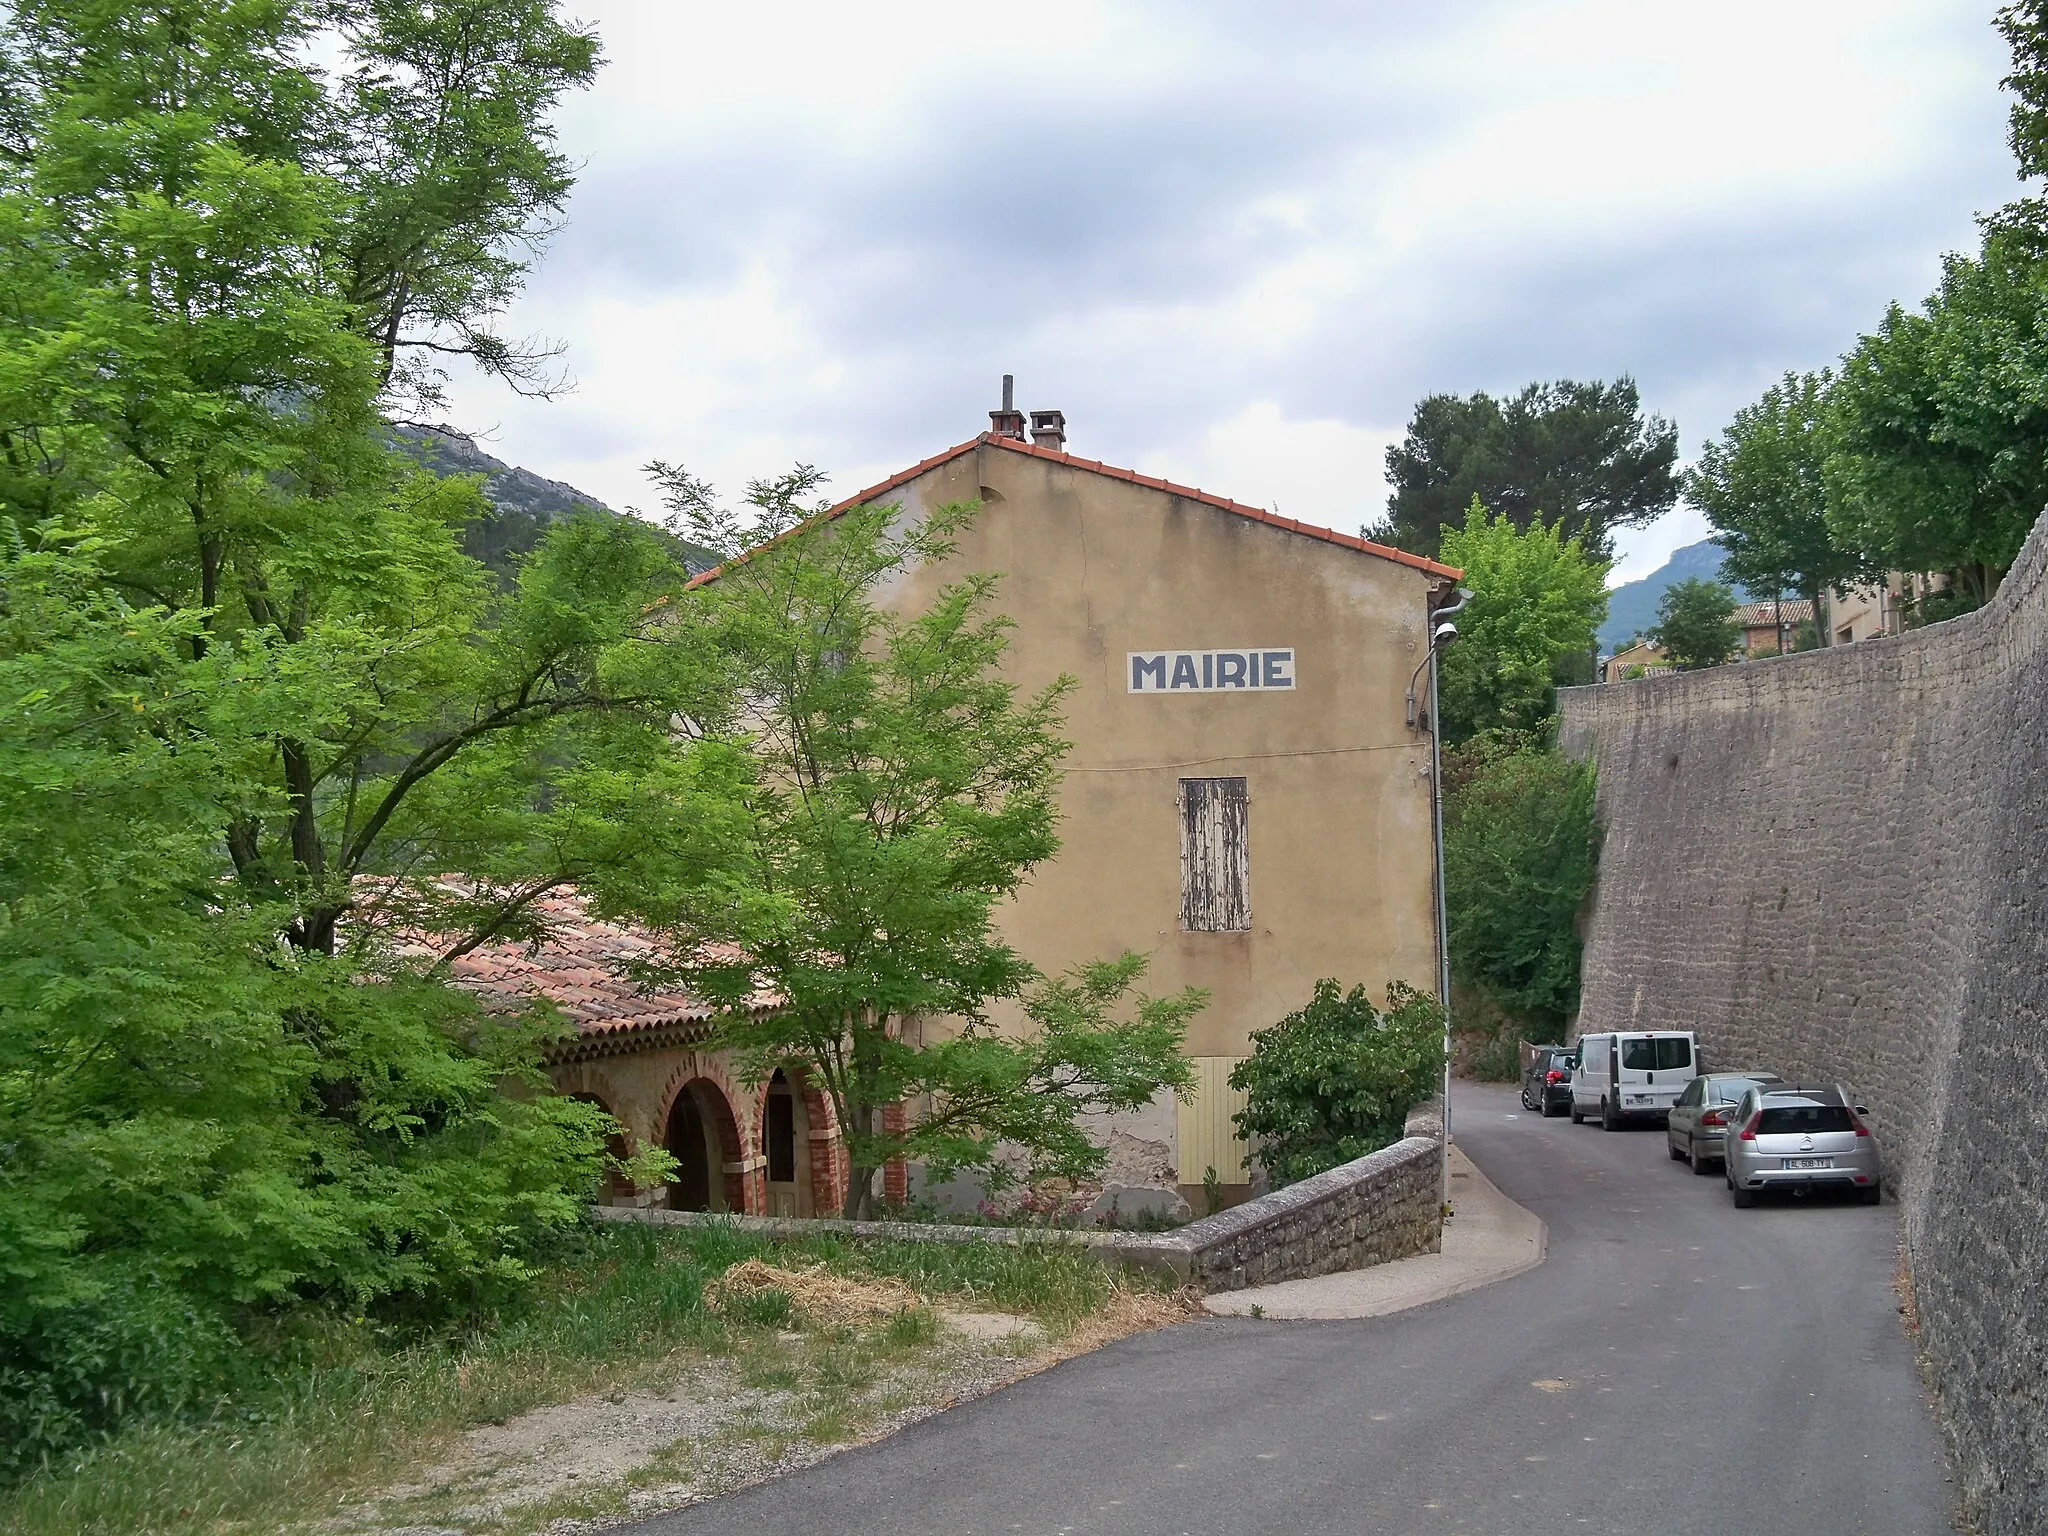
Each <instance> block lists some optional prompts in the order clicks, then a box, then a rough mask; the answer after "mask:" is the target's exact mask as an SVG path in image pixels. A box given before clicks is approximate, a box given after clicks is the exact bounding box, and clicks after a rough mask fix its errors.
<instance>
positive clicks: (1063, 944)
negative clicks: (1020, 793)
mask: <svg viewBox="0 0 2048 1536" xmlns="http://www.w3.org/2000/svg"><path fill="white" fill-rule="evenodd" d="M992 414H993V415H994V417H995V426H996V430H995V431H993V432H990V433H987V434H984V435H982V436H981V437H978V438H975V439H973V440H971V441H969V442H966V443H963V444H961V445H960V446H958V447H956V448H953V449H949V450H948V451H947V452H945V453H942V454H939V455H937V456H935V457H933V458H931V459H927V460H926V461H924V462H923V463H922V464H919V465H918V466H916V467H915V468H914V469H910V470H907V471H905V472H904V473H902V474H900V475H896V476H893V477H892V478H890V479H889V480H886V481H884V482H883V483H881V484H880V485H877V486H873V487H871V488H869V489H868V490H866V491H863V492H862V493H861V494H860V495H859V496H857V497H855V498H853V500H852V502H851V503H849V505H852V504H860V503H874V502H878V501H893V502H899V503H901V505H902V506H903V508H904V509H905V511H906V512H907V513H909V514H910V515H913V516H915V515H918V514H921V513H924V512H928V511H930V510H932V509H934V508H936V507H939V506H942V505H945V504H947V503H952V502H960V501H970V500H979V501H980V502H981V503H982V504H983V508H984V510H983V511H982V513H981V514H980V516H979V517H978V518H977V519H976V521H975V523H974V525H973V526H972V527H971V528H970V529H969V530H968V531H967V533H966V534H965V535H964V536H963V537H962V539H961V540H960V542H959V548H958V550H957V552H956V554H955V555H954V557H953V558H952V560H950V561H949V562H948V563H947V564H946V565H944V566H942V567H937V568H928V569H923V570H918V571H915V572H913V573H911V574H910V575H909V576H908V577H906V578H905V579H904V580H903V581H902V582H901V583H900V585H899V586H898V587H897V588H896V589H895V590H893V591H891V592H889V593H887V594H886V595H885V601H887V602H889V603H891V604H893V605H896V606H898V607H900V608H903V609H909V610H915V609H917V608H919V607H921V606H923V605H924V604H926V603H928V602H929V601H930V599H931V598H932V596H933V595H934V594H935V593H936V592H937V590H938V589H939V588H940V586H942V585H943V584H944V583H946V582H948V581H949V580H952V579H953V578H955V577H957V576H958V575H960V574H962V573H964V572H967V571H996V572H1001V573H1002V584H1001V587H1000V590H999V593H998V598H997V603H998V606H999V607H1001V608H1002V610H1003V611H1004V612H1006V613H1007V614H1009V615H1010V616H1011V617H1012V618H1013V619H1015V620H1016V629H1015V632H1014V634H1013V636H1012V647H1011V651H1010V653H1009V656H1008V659H1007V664H1006V670H1007V672H1008V674H1009V675H1010V676H1011V677H1012V678H1013V679H1014V680H1015V681H1016V682H1017V683H1019V684H1020V685H1022V686H1023V687H1025V688H1037V687H1040V686H1042V685H1044V684H1046V683H1048V682H1050V681H1052V680H1053V679H1054V678H1056V677H1058V676H1060V675H1061V674H1062V673H1066V674H1070V675H1071V676H1073V677H1074V678H1075V679H1077V680H1078V684H1079V686H1078V687H1077V688H1076V690H1075V691H1074V692H1073V693H1072V694H1071V695H1070V696H1069V698H1068V700H1067V724H1066V734H1067V736H1068V738H1069V739H1070V740H1071V741H1072V742H1073V743H1074V748H1073V751H1072V753H1071V755H1070V756H1069V757H1068V759H1067V764H1066V781H1065V788H1064V791H1063V794H1062V798H1061V811H1062V816H1063V821H1062V826H1061V836H1062V840H1063V846H1062V849H1061V852H1060V854H1059V857H1058V858H1057V859H1056V860H1055V861H1054V862H1052V863H1051V864H1049V865H1047V866H1045V867H1043V868H1041V869H1040V870H1038V871H1037V873H1036V874H1035V875H1034V877H1033V878H1032V880H1031V883H1030V884H1029V886H1028V887H1027V888H1026V889H1025V891H1024V892H1023V893H1022V894H1021V896H1020V897H1019V898H1018V899H1017V900H1016V901H1015V902H1014V903H1013V904H1012V906H1011V907H1010V908H1009V910H1008V911H1007V912H1005V914H1004V915H1003V918H1002V924H1003V928H1004V931H1005V934H1006V936H1007V937H1008V938H1009V939H1010V941H1011V942H1012V943H1013V944H1015V945H1016V946H1017V948H1018V949H1019V950H1020V951H1021V952H1022V953H1023V954H1024V955H1026V956H1027V957H1028V958H1030V959H1031V960H1032V961H1033V962H1034V963H1035V964H1037V965H1038V966H1039V967H1041V968H1042V969H1044V970H1046V971H1048V972H1056V971H1059V970H1063V969H1065V968H1066V967H1068V966H1071V965H1074V964H1076V963H1078V962H1081V961H1084V960H1091V959H1097V958H1104V957H1109V956H1113V955H1115V954H1117V953H1118V952H1120V951H1122V950H1124V949H1133V950H1137V951H1139V952H1140V953H1143V954H1145V955H1147V956H1148V957H1149V958H1150V961H1151V968H1150V971H1149V973H1148V976H1147V981H1146V984H1147V986H1148V987H1149V988H1150V989H1151V990H1152V991H1154V992H1168V991H1174V990H1178V989H1179V988H1181V987H1183V986H1190V985H1192V986H1198V987H1203V988H1206V989H1207V990H1208V991H1209V993H1210V994H1211V998H1212V1001H1211V1003H1210V1005H1209V1008H1208V1009H1207V1011H1206V1012H1204V1013H1203V1014H1201V1015H1199V1016H1198V1017H1197V1018H1196V1019H1195V1020H1194V1021H1193V1023H1192V1025H1191V1027H1190V1030H1189V1035H1188V1050H1189V1053H1190V1054H1191V1055H1192V1056H1194V1058H1195V1061H1196V1066H1197V1071H1198V1075H1199V1078H1200V1082H1201V1089H1200V1092H1199V1094H1198V1096H1197V1098H1196V1100H1195V1102H1194V1103H1192V1104H1186V1105H1174V1104H1172V1103H1167V1104H1161V1105H1157V1106H1155V1107H1154V1109H1153V1110H1152V1111H1151V1112H1150V1113H1148V1114H1145V1115H1141V1116H1137V1117H1133V1118H1130V1119H1128V1120H1126V1121H1125V1122H1124V1123H1122V1124H1118V1125H1115V1126H1112V1127H1106V1128H1105V1130H1106V1132H1107V1133H1108V1134H1109V1137H1110V1141H1111V1146H1112V1170H1111V1176H1112V1179H1113V1180H1115V1181H1118V1182H1125V1183H1130V1184H1162V1185H1167V1186H1171V1185H1175V1184H1177V1185H1179V1186H1180V1188H1181V1189H1182V1191H1183V1192H1184V1193H1196V1194H1198V1192H1199V1188H1200V1185H1201V1182H1202V1178H1203V1175H1204V1172H1205V1171H1206V1170H1207V1169H1210V1168H1214V1169H1215V1170H1216V1173H1217V1175H1218V1177H1219V1178H1220V1180H1221V1181H1222V1182H1223V1183H1224V1184H1225V1185H1226V1186H1230V1185H1240V1184H1242V1183H1243V1182H1244V1181H1245V1179H1246V1175H1245V1173H1244V1172H1243V1171H1242V1166H1241V1160H1242V1158H1243V1154H1244V1148H1243V1146H1242V1144H1241V1143H1240V1142H1238V1141H1237V1139H1236V1136H1235V1133H1234V1131H1233V1130H1232V1129H1231V1127H1230V1123H1229V1115H1230V1113H1231V1111H1232V1110H1234V1109H1236V1108H1238V1107H1240V1104H1239V1102H1238V1101H1237V1100H1236V1099H1235V1096H1234V1095H1232V1094H1231V1092H1230V1090H1229V1089H1228V1088H1227V1086H1226V1085H1225V1084H1224V1081H1223V1079H1224V1078H1225V1077H1226V1076H1227V1074H1228V1072H1229V1069H1230V1067H1231V1066H1233V1065H1235V1063H1236V1062H1238V1061H1239V1060H1241V1059H1243V1058H1244V1057H1245V1056H1246V1055H1247V1054H1248V1053H1249V1049H1250V1047H1249V1044H1248V1036H1249V1034H1250V1033H1251V1031H1253V1030H1255V1029H1260V1028H1264V1027H1266V1026H1267V1025H1270V1024H1273V1023H1275V1022H1277V1021H1278V1020H1279V1019H1280V1018H1282V1017H1283V1016H1284V1015H1286V1014H1287V1013H1289V1012H1290V1011H1292V1010H1293V1009H1296V1008H1299V1007H1300V1006H1302V1005H1303V1004H1304V1003H1306V1002H1307V1001H1308V999H1309V996H1310V994H1311V992H1312V991H1313V989H1314V986H1315V983H1316V980H1317V979H1318V978H1319V977H1324V976H1330V977H1335V978H1337V979H1338V980H1339V981H1340V982H1342V983H1344V984H1345V985H1347V986H1349V985H1351V984H1353V983H1358V982H1362V983H1364V984H1365V985H1366V986H1367V987H1368V988H1370V989H1372V990H1373V991H1374V992H1375V993H1377V992H1379V991H1380V990H1381V989H1383V988H1384V987H1385V985H1386V984H1387V982H1389V981H1390V980H1395V979H1400V980H1404V981H1408V982H1411V983H1413V984H1414V985H1416V986H1418V987H1422V988H1424V989H1426V990H1428V991H1431V992H1434V991H1435V990H1436V986H1435V981H1436V922H1435V910H1436V908H1435V892H1434V886H1433V857H1432V838H1431V811H1430V795H1431V779H1430V752H1429V746H1430V743H1429V737H1428V735H1427V734H1426V733H1425V732H1423V731H1421V730H1418V729H1411V728H1410V727H1409V725H1408V723H1407V713H1406V707H1405V698H1406V693H1407V690H1408V687H1409V684H1410V680H1411V678H1412V677H1413V676H1414V674H1415V672H1416V668H1417V665H1418V663H1419V662H1421V661H1422V659H1423V656H1424V645H1425V640H1426V636H1427V634H1428V629H1429V616H1430V610H1431V608H1432V606H1433V605H1435V604H1440V603H1442V602H1443V601H1445V600H1446V599H1447V598H1448V597H1449V595H1450V593H1451V591H1452V590H1453V588H1454V586H1455V582H1456V578H1457V575H1458V573H1457V572H1456V571H1454V570H1451V569H1449V568H1447V567H1445V566H1442V565H1439V564H1437V563H1435V562H1433V561H1429V560H1424V559H1422V558H1420V557H1418V556H1414V555H1410V554H1407V553H1405V552H1402V551H1397V550H1390V549H1385V548H1382V547H1380V546H1378V545H1373V544H1368V543H1366V542H1364V541H1363V540H1360V539H1357V538H1353V537H1351V536H1350V535H1347V534H1341V533H1334V532H1331V531H1330V530H1328V529H1323V528H1316V527H1312V526H1309V525H1306V524H1302V523H1298V522H1295V521H1294V520H1292V519H1289V518H1283V517H1279V516H1277V515H1275V514H1273V513H1270V512H1266V511H1263V510H1261V509H1260V508H1257V507H1251V506H1246V505H1243V504H1241V503H1238V502H1234V501H1231V500H1229V499H1228V498H1225V497H1222V496H1216V495H1212V494H1210V493H1207V492H1204V491H1200V490H1195V489H1192V488H1190V487H1186V486H1178V485H1172V484H1169V483H1167V482H1165V481H1163V480H1156V479H1152V478H1149V477H1147V476H1143V475H1138V474H1135V473H1133V472H1131V471H1129V470H1124V469H1117V468H1114V467H1111V466H1109V465H1105V464H1101V463H1098V462H1096V461H1094V460H1092V459H1082V458H1077V457H1075V456H1073V455H1070V454H1068V453H1066V452H1064V451H1063V450H1062V448H1061V447H1059V446H1056V445H1057V444H1058V443H1059V442H1060V440H1061V438H1062V437H1063V428H1064V422H1063V421H1062V420H1061V419H1060V418H1058V416H1057V414H1056V413H1049V412H1048V413H1039V423H1038V424H1039V425H1040V426H1041V431H1040V434H1039V436H1040V441H1038V442H1032V443H1027V442H1025V441H1023V440H1022V418H1021V414H1014V415H1008V416H1007V417H1006V415H1005V413H1001V412H998V413H992ZM1422 686H1423V688H1424V689H1426V687H1427V674H1426V672H1425V674H1424V676H1423V679H1422ZM1425 703H1426V693H1425Z"/></svg>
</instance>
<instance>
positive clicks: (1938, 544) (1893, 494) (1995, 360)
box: [1826, 229, 2048, 603]
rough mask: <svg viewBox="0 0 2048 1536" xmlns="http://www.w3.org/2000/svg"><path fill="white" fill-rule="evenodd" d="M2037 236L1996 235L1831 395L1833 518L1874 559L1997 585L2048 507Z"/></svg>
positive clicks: (1984, 590) (1894, 315)
mask: <svg viewBox="0 0 2048 1536" xmlns="http://www.w3.org/2000/svg"><path fill="white" fill-rule="evenodd" d="M2032 244H2033V242H2032V241H2031V239H2030V238H2029V237H2027V236H2026V235H2024V234H2023V233H2022V232H2019V231H2016V230H2010V229H2008V230H2004V231H1996V230H1995V231H1994V232H1993V233H1991V234H1990V235H1989V236H1988V237H1987V238H1986V240H1985V242H1984V248H1983V252H1982V254H1981V255H1980V256H1979V257H1978V258H1976V259H1972V258H1970V257H1966V256H1950V257H1949V258H1947V260H1946V261H1945V262H1944V264H1943V271H1942V280H1941V286H1940V287H1939V288H1938V289H1936V291H1935V292H1934V294H1933V295H1932V296H1930V297H1929V298H1928V300H1927V301H1926V303H1925V304H1924V305H1922V306H1921V309H1920V311H1919V312H1918V313H1910V312H1908V311H1906V310H1904V309H1901V308H1900V307H1899V306H1897V305H1893V306H1892V308H1891V310H1890V312H1889V313H1887V315H1886V316H1885V320H1884V324H1883V325H1882V326H1880V327H1879V328H1878V330H1877V331H1876V332H1875V333H1874V334H1872V335H1868V336H1865V337H1864V338H1863V339H1862V340H1861V342H1860V343H1859V344H1858V345H1857V347H1856V350H1855V351H1853V352H1851V353H1850V354H1849V355H1848V357H1847V358H1845V359H1844V360H1843V364H1842V373H1841V377H1840V378H1839V379H1838V380H1837V382H1836V384H1835V386H1834V388H1833V389H1832V390H1831V391H1830V393H1829V409H1828V416H1829V431H1830V436H1831V441H1832V452H1831V453H1830V455H1829V458H1828V461H1827V469H1826V475H1827V489H1828V514H1827V516H1828V526H1829V529H1830V532H1831V533H1832V535H1833V536H1834V538H1835V539H1836V540H1837V541H1838V542H1840V543H1841V544H1842V545H1843V546H1844V547H1846V548H1849V549H1854V550H1856V551H1858V552H1860V553H1861V554H1862V555H1863V556H1864V557H1865V558H1866V560H1868V561H1869V562H1870V563H1871V565H1873V566H1874V567H1877V568H1881V569H1889V570H1903V571H1947V572H1950V573H1952V574H1953V575H1954V577H1955V579H1956V581H1957V583H1958V585H1959V586H1960V587H1961V588H1962V589H1963V590H1964V591H1965V592H1966V593H1967V594H1968V596H1969V598H1970V599H1971V600H1972V602H1973V603H1983V602H1986V601H1988V600H1989V599H1990V597H1991V595H1992V593H1994V592H1995V591H1997V589H1998V583H1999V581H2000V580H2001V579H2002V578H2003V577H2004V574H2005V571H2006V569H2007V567H2009V566H2010V565H2011V564H2012V562H2013V559H2014V557H2015V556H2017V555H2018V553H2019V548H2020V545H2021V543H2022V542H2024V540H2025V539H2026V536H2027V531H2028V530H2029V529H2030V528H2032V527H2033V525H2034V521H2035V519H2036V518H2037V517H2039V515H2040V512H2041V508H2042V507H2043V505H2048V389H2044V387H2043V381H2044V380H2048V296H2044V295H2048V289H2044V285H2043V284H2044V275H2048V266H2044V264H2043V262H2042V261H2041V259H2040V256H2039V254H2038V252H2037V251H2036V250H2034V249H2032V248H2031V247H2032Z"/></svg>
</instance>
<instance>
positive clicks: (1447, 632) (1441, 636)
mask: <svg viewBox="0 0 2048 1536" xmlns="http://www.w3.org/2000/svg"><path fill="white" fill-rule="evenodd" d="M1457 638H1458V626H1457V625H1455V624H1453V623H1452V622H1451V621H1450V620H1449V619H1445V620H1444V621H1443V623H1441V624H1439V625H1437V627H1436V628H1435V629H1433V630H1431V631H1430V634H1429V644H1430V649H1432V650H1438V651H1440V650H1442V649H1443V648H1444V647H1445V646H1447V645H1449V644H1450V643H1451V642H1452V641H1453V640H1455V639H1457Z"/></svg>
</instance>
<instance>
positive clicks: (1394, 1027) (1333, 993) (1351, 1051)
mask: <svg viewBox="0 0 2048 1536" xmlns="http://www.w3.org/2000/svg"><path fill="white" fill-rule="evenodd" d="M1251 1044H1252V1054H1251V1055H1250V1056H1249V1057H1247V1058H1246V1059H1245V1060H1243V1061H1241V1062H1239V1063H1238V1064H1237V1065H1236V1066H1235V1067H1233V1068H1231V1071H1230V1086H1231V1087H1233V1088H1236V1089H1238V1090H1240V1091H1241V1092H1243V1093H1244V1094H1245V1096H1246V1104H1245V1107H1244V1108H1243V1109H1241V1110H1239V1111H1238V1112H1237V1114H1236V1115H1235V1116H1234V1117H1233V1122H1234V1123H1235V1125H1236V1126H1237V1132H1238V1134H1239V1135H1240V1136H1242V1137H1244V1138H1245V1139H1246V1140H1247V1141H1249V1142H1251V1143H1252V1144H1253V1148H1254V1154H1255V1155H1256V1157H1257V1160H1258V1162H1259V1163H1260V1164H1261V1165H1262V1166H1263V1167H1264V1168H1265V1169H1266V1172H1267V1173H1268V1175H1269V1176H1270V1177H1271V1178H1272V1181H1273V1183H1274V1185H1275V1186H1276V1187H1277V1186H1279V1185H1283V1184H1294V1183H1298V1182H1300V1181H1301V1180H1302V1179H1306V1178H1309V1177H1311V1176H1312V1175H1314V1174H1318V1173H1321V1172H1323V1171H1324V1170H1325V1169H1329V1168H1335V1167H1337V1166H1338V1165H1339V1164H1341V1163H1348V1162H1350V1161H1351V1160H1352V1159H1353V1158H1359V1157H1364V1156H1365V1155H1366V1154H1367V1153H1370V1152H1377V1151H1378V1150H1379V1149H1380V1148H1382V1147H1386V1146H1391V1145H1393V1143H1395V1142H1397V1141H1399V1140H1400V1139H1401V1135H1402V1128H1403V1126H1404V1124H1405V1123H1406V1121H1407V1118H1408V1112H1409V1111H1410V1110H1411V1109H1413V1108H1414V1107H1415V1106H1416V1105H1417V1104H1419V1103H1421V1102H1422V1101H1423V1100H1424V1099H1426V1098H1428V1097H1429V1096H1430V1095H1431V1094H1432V1093H1435V1092H1436V1091H1437V1089H1438V1088H1439V1086H1440V1085H1441V1079H1442V1076H1443V1070H1444V1014H1443V1009H1442V1008H1441V1007H1439V1006H1438V1004H1437V1002H1436V1000H1435V999H1434V998H1431V997H1429V996H1427V995H1426V994H1424V993H1421V992H1418V991H1416V990H1415V989H1414V988H1413V987H1411V986H1409V985H1408V984H1407V983H1406V982H1398V981H1397V982H1394V983H1392V984H1391V985H1389V986H1388V988H1387V1002H1386V1008H1385V1011H1384V1012H1382V1011H1381V1010H1379V1009H1376V1008H1374V1007H1373V1004H1372V999H1371V998H1370V997H1368V996H1367V995H1366V991H1365V988H1364V987H1362V986H1359V987H1353V988H1352V989H1351V990H1350V991H1349V992H1348V993H1347V992H1345V991H1343V990H1342V989H1341V988H1340V987H1339V986H1338V985H1337V983H1336V982H1335V981H1334V980H1329V979H1327V978H1326V979H1324V980H1322V981H1318V982H1317V983H1316V990H1315V996H1314V997H1313V998H1311V999H1310V1000H1309V1003H1308V1005H1307V1006H1306V1007H1304V1008H1301V1009H1298V1010H1297V1011H1295V1012H1293V1013H1290V1014H1289V1015H1287V1017H1286V1018H1284V1019H1282V1020H1281V1021H1280V1022H1279V1023H1278V1024H1275V1025H1273V1026H1272V1027H1271V1028H1269V1029H1261V1030H1254V1031H1253V1032H1252V1037H1251ZM1249 1163H1250V1159H1247V1165H1248V1166H1249Z"/></svg>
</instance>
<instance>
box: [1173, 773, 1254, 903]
mask: <svg viewBox="0 0 2048 1536" xmlns="http://www.w3.org/2000/svg"><path fill="white" fill-rule="evenodd" d="M1249 810H1250V798H1249V797H1248V796H1247V795H1246V793H1245V781H1244V780H1243V779H1182V780H1181V781H1180V925H1181V927H1182V928H1183V929H1184V930H1186V931H1187V932H1189V933H1245V932H1248V931H1250V929H1251V926H1252V892H1251V868H1250V864H1251V860H1250V847H1251V840H1250V837H1249V835H1248V831H1247V827H1248V822H1247V815H1248V812H1249Z"/></svg>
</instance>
